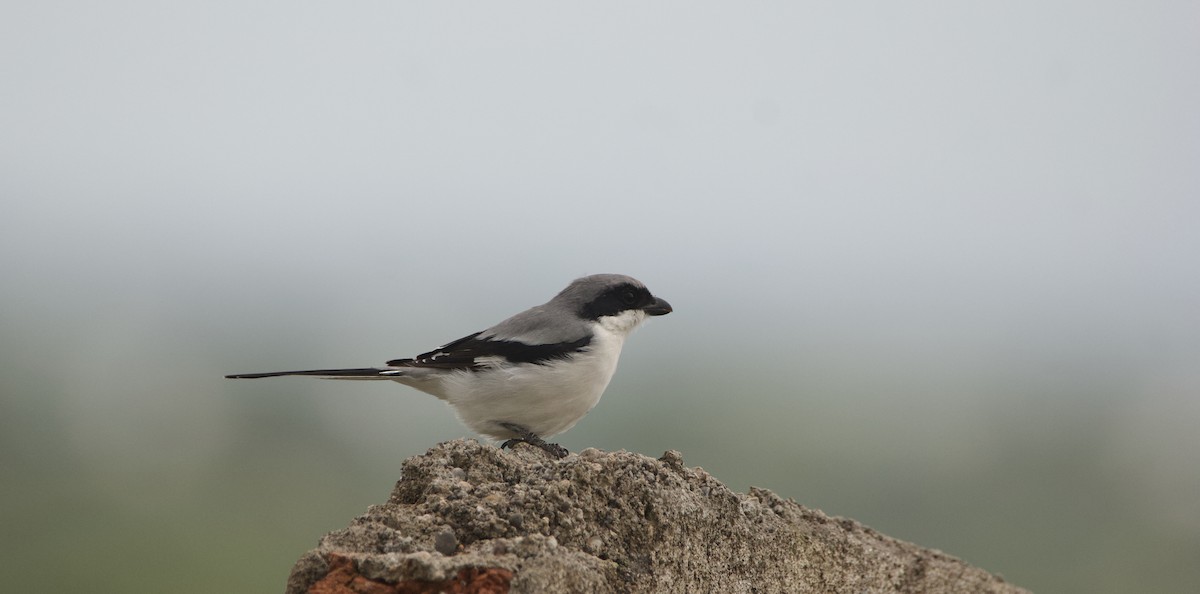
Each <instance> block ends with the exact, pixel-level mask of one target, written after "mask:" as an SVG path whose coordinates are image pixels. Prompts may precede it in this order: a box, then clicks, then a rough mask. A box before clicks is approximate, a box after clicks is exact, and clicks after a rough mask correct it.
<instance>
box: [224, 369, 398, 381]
mask: <svg viewBox="0 0 1200 594" xmlns="http://www.w3.org/2000/svg"><path fill="white" fill-rule="evenodd" d="M384 371H387V370H386V369H379V368H378V367H360V368H358V369H308V370H304V371H268V372H266V373H239V374H236V375H227V376H225V377H227V378H229V379H256V378H260V377H279V376H281V375H317V376H321V377H331V378H338V377H347V378H349V377H359V378H368V377H379V379H390V378H387V377H382V376H380V375H379V374H380V373H383V372H384Z"/></svg>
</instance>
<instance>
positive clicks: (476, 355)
mask: <svg viewBox="0 0 1200 594" xmlns="http://www.w3.org/2000/svg"><path fill="white" fill-rule="evenodd" d="M480 334H482V332H476V333H474V334H472V335H470V336H464V337H462V338H460V339H458V340H456V341H454V342H452V343H450V344H447V345H445V346H443V347H441V348H439V349H437V350H433V351H429V352H428V353H422V354H420V355H417V356H416V357H414V358H412V359H395V360H392V361H388V362H387V364H388V365H389V366H392V367H433V368H437V369H469V370H475V369H480V368H481V367H485V365H484V364H480V363H479V362H478V360H479V359H480V358H488V357H500V358H502V359H504V360H506V361H508V362H509V363H535V364H538V365H545V364H546V363H550V362H551V361H555V360H559V359H566V358H567V357H570V356H571V355H573V354H575V353H578V352H580V351H581V350H583V349H584V348H586V347H587V345H588V344H590V343H591V342H592V337H591V336H585V337H583V338H580V339H579V340H576V341H574V342H556V343H551V344H525V343H523V342H519V341H516V340H497V339H494V338H479V335H480Z"/></svg>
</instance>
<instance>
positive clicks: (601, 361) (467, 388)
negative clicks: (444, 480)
mask: <svg viewBox="0 0 1200 594" xmlns="http://www.w3.org/2000/svg"><path fill="white" fill-rule="evenodd" d="M639 313H640V312H639ZM640 321H641V320H637V321H636V322H633V323H632V325H630V324H629V323H628V322H629V320H622V321H621V322H622V323H616V324H614V323H613V322H615V319H614V318H605V319H603V320H602V322H600V323H596V324H593V332H594V336H593V338H592V341H591V343H590V344H589V345H588V349H587V350H586V351H584V352H582V353H579V354H576V355H574V356H572V357H571V358H569V359H564V360H561V361H554V362H551V363H547V364H544V365H533V364H523V365H513V366H498V367H495V368H493V369H487V370H482V371H474V372H470V371H460V372H455V373H454V374H451V375H448V376H444V377H443V379H442V386H441V388H442V390H441V391H442V392H443V394H444V396H443V398H444V399H445V400H446V402H447V403H449V404H450V406H451V407H453V408H454V411H455V412H456V413H457V414H458V417H459V419H461V420H462V422H463V423H465V424H466V425H467V426H468V427H470V428H471V429H473V430H474V431H476V432H478V433H481V434H483V435H487V436H490V437H493V438H496V439H505V438H510V437H517V435H515V434H513V433H512V432H511V431H508V430H506V429H504V428H503V427H500V426H499V425H497V423H501V422H504V423H515V424H517V425H520V426H522V427H525V428H526V429H528V430H530V431H532V432H533V433H535V434H536V435H538V436H540V437H550V436H552V435H556V434H559V433H562V432H563V431H566V430H567V429H570V428H571V427H573V426H574V425H575V423H577V422H579V419H582V418H583V416H584V415H586V414H587V412H588V411H590V410H591V409H592V407H594V406H596V403H597V402H599V401H600V396H601V395H602V394H603V393H604V389H605V388H606V387H608V382H609V380H611V379H612V376H613V372H615V371H616V369H617V360H618V359H619V358H620V355H621V347H622V346H623V345H624V344H625V336H627V335H628V333H629V331H631V330H632V329H633V328H634V327H636V326H637V323H638V322H640ZM604 322H609V323H604ZM614 326H615V327H614Z"/></svg>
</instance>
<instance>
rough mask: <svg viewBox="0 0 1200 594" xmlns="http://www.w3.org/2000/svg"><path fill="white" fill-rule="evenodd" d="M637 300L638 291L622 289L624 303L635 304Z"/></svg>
mask: <svg viewBox="0 0 1200 594" xmlns="http://www.w3.org/2000/svg"><path fill="white" fill-rule="evenodd" d="M637 300H638V298H637V293H634V292H633V291H632V290H628V289H627V290H624V291H621V303H624V304H625V305H634V304H636V303H637Z"/></svg>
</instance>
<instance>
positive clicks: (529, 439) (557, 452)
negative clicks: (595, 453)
mask: <svg viewBox="0 0 1200 594" xmlns="http://www.w3.org/2000/svg"><path fill="white" fill-rule="evenodd" d="M499 425H500V426H501V427H504V428H505V429H508V430H509V431H512V432H513V433H516V434H517V435H519V436H520V437H514V438H512V439H510V440H508V441H505V442H504V443H502V444H500V449H504V448H512V447H513V446H514V445H516V444H518V443H527V444H529V445H531V446H534V447H536V448H540V449H542V450H543V451H545V452H546V453H547V454H550V455H551V456H554V457H555V458H566V457H567V454H570V453H571V452H568V451H567V448H564V447H562V446H560V445H558V444H556V443H547V442H546V440H544V439H542V438H540V437H538V436H537V434H536V433H534V432H532V431H530V430H528V429H526V428H524V427H522V426H520V425H517V424H516V423H499Z"/></svg>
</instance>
